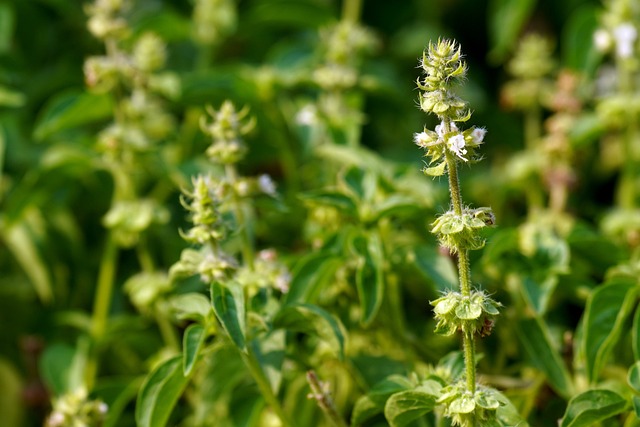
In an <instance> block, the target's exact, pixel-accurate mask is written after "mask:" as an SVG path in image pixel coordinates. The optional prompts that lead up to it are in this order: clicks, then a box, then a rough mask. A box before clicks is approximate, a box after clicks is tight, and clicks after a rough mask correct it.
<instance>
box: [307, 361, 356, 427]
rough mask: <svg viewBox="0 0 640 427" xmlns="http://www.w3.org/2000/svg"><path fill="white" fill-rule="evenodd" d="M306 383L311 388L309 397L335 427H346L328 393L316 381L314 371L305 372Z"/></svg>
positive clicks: (318, 381) (316, 377)
mask: <svg viewBox="0 0 640 427" xmlns="http://www.w3.org/2000/svg"><path fill="white" fill-rule="evenodd" d="M307 382H308V383H309V386H310V387H311V395H310V397H312V398H313V399H315V400H316V402H318V406H319V407H320V409H322V411H323V412H324V413H325V414H326V415H327V416H328V417H329V419H330V420H331V421H332V422H333V424H334V425H335V426H336V427H347V423H346V422H345V421H344V419H343V418H342V417H341V416H340V414H338V410H337V409H336V405H335V404H334V403H333V399H332V398H331V395H330V394H329V392H328V391H326V390H325V389H324V388H323V385H322V383H321V382H320V380H319V379H318V376H317V375H316V373H315V371H308V372H307Z"/></svg>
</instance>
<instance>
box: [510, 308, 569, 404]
mask: <svg viewBox="0 0 640 427" xmlns="http://www.w3.org/2000/svg"><path fill="white" fill-rule="evenodd" d="M517 328H518V338H519V339H520V342H521V343H522V346H523V347H524V349H525V351H526V352H527V354H528V355H529V358H530V359H531V361H532V362H533V364H534V365H535V366H536V367H537V368H538V369H540V370H541V371H542V372H544V374H545V375H546V377H547V381H549V384H550V385H551V387H553V389H554V390H555V391H556V392H557V393H558V394H559V395H561V396H562V397H565V398H568V397H569V396H571V394H572V389H573V386H572V384H571V377H570V376H569V372H568V371H567V368H566V366H565V365H564V362H563V361H562V357H561V356H560V354H559V352H558V350H557V349H556V347H555V345H554V344H553V341H552V339H551V334H550V333H549V331H548V329H547V326H546V324H545V323H544V321H543V320H541V319H540V318H539V317H533V318H531V317H530V318H525V319H522V320H520V321H519V322H518V324H517Z"/></svg>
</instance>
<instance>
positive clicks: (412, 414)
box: [384, 380, 442, 427]
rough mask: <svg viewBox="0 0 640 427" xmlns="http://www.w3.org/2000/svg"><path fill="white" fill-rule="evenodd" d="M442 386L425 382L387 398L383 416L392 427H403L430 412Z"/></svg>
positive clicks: (431, 381)
mask: <svg viewBox="0 0 640 427" xmlns="http://www.w3.org/2000/svg"><path fill="white" fill-rule="evenodd" d="M441 388H442V385H440V383H438V382H437V381H434V380H426V381H425V382H423V383H422V384H421V385H420V386H418V387H417V388H415V389H414V390H407V391H401V392H399V393H396V394H394V395H392V396H391V397H389V399H388V400H387V403H386V405H385V407H384V416H385V417H386V418H387V421H389V424H390V425H391V426H392V427H403V426H406V425H408V424H409V423H411V422H412V421H414V420H416V419H418V418H420V417H422V416H423V415H425V414H426V413H428V412H431V411H432V410H433V408H434V407H435V404H436V400H437V399H438V396H439V395H440V390H441Z"/></svg>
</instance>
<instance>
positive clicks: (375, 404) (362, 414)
mask: <svg viewBox="0 0 640 427" xmlns="http://www.w3.org/2000/svg"><path fill="white" fill-rule="evenodd" d="M411 387H412V384H411V382H410V381H409V380H408V379H406V378H404V377H402V376H400V375H392V376H390V377H388V378H386V379H385V380H383V381H382V382H380V383H378V384H376V385H375V386H374V387H373V388H372V389H371V391H369V393H367V394H366V395H364V396H362V397H360V398H359V399H358V400H357V401H356V404H355V406H354V408H353V412H352V414H351V425H353V426H356V425H359V424H362V423H363V422H365V421H367V420H368V419H369V418H371V417H374V416H375V415H377V414H381V413H383V412H384V406H385V403H386V402H387V399H388V398H389V396H391V395H392V394H394V393H398V392H401V391H404V390H407V389H409V388H411Z"/></svg>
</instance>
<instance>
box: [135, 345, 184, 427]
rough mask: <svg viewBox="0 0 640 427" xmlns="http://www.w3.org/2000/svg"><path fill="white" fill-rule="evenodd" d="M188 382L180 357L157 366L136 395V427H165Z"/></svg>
mask: <svg viewBox="0 0 640 427" xmlns="http://www.w3.org/2000/svg"><path fill="white" fill-rule="evenodd" d="M188 382H189V377H186V376H184V375H183V373H182V356H175V357H173V358H171V359H168V360H166V361H164V362H163V363H162V364H160V365H159V366H157V367H156V368H155V369H154V370H153V371H152V372H151V373H150V374H149V376H148V377H147V378H146V380H145V382H144V383H143V384H142V388H141V389H140V393H139V394H138V399H137V401H136V423H137V425H138V427H165V426H166V425H167V421H168V420H169V417H170V416H171V412H172V411H173V408H174V406H175V405H176V402H177V401H178V399H179V398H180V396H181V395H182V392H183V391H184V388H185V387H186V385H187V383H188Z"/></svg>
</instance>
